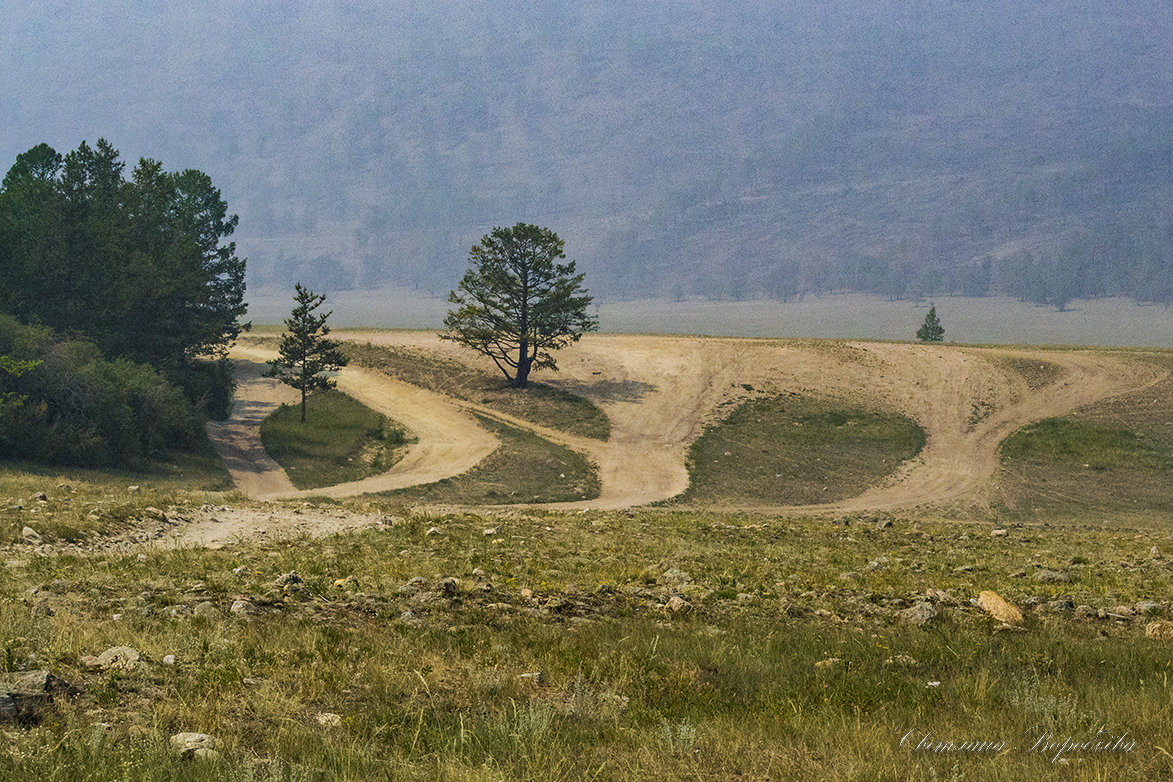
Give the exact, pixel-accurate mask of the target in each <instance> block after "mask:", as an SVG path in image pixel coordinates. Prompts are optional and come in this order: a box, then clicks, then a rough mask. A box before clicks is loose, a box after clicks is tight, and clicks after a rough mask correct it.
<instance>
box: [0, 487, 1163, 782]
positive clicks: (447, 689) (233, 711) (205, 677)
mask: <svg viewBox="0 0 1173 782" xmlns="http://www.w3.org/2000/svg"><path fill="white" fill-rule="evenodd" d="M353 502H354V503H360V502H365V501H358V500H356V501H353ZM355 507H359V505H358V504H356V505H355ZM887 518H889V519H890V520H892V521H893V522H894V525H893V526H892V527H890V528H888V529H882V530H881V529H878V528H877V526H876V524H875V522H876V520H877V517H874V516H873V517H867V516H862V517H861V516H856V517H852V518H851V519H850V522H851V523H850V524H849V526H842V525H832V524H830V523H828V522H827V521H825V520H817V519H785V520H778V519H772V518H769V517H752V516H748V517H747V516H745V515H743V514H730V515H723V514H706V513H695V512H673V513H660V512H653V513H643V514H634V515H629V514H624V513H589V514H584V515H578V514H574V515H570V514H557V513H541V512H539V513H533V514H527V515H522V514H517V513H503V514H460V515H441V516H437V515H407V516H400V517H398V518H397V519H396V520H395V522H394V524H393V525H392V526H389V527H383V528H381V529H378V530H368V531H363V532H357V533H351V534H347V535H342V536H336V537H332V538H326V539H321V540H315V541H309V540H305V541H292V542H286V543H280V544H249V545H240V546H236V547H232V548H229V549H223V550H217V551H210V550H181V551H148V552H147V553H146V558H145V561H140V560H139V559H138V557H137V556H135V555H134V554H133V553H131V554H128V555H101V556H93V557H73V556H56V557H50V558H38V557H29V558H27V559H24V560H22V561H20V562H18V563H16V564H10V566H9V567H7V568H5V569H3V570H0V670H13V669H17V668H40V667H44V668H49V669H50V670H53V671H54V672H56V673H57V674H58V675H60V676H62V677H63V678H65V679H67V680H68V681H71V682H73V683H76V684H79V685H84V686H85V692H84V693H83V694H82V695H80V696H79V697H78V698H77V699H76V700H73V701H61V702H59V704H58V706H57V708H56V710H55V711H54V713H53V714H51V715H50V716H49V718H48V719H46V720H45V721H44V722H43V723H42V724H41V725H39V726H35V727H29V728H23V729H15V728H10V727H6V728H5V730H6V731H7V732H6V733H5V741H4V742H3V744H0V779H34V778H41V779H72V778H77V777H80V776H82V775H88V777H89V778H92V779H132V780H140V779H141V780H179V779H183V780H187V779H229V780H246V779H290V780H335V779H351V780H362V779H372V778H374V779H382V778H389V779H419V780H433V779H439V780H470V779H504V780H533V779H542V780H547V779H550V780H577V779H595V780H644V779H689V778H700V779H749V780H765V779H821V780H822V779H825V780H936V779H950V778H960V777H962V776H963V777H964V778H965V779H967V780H985V779H998V780H1011V781H1013V780H1037V779H1043V778H1052V777H1053V776H1054V775H1055V774H1056V773H1061V774H1062V778H1065V779H1077V780H1082V779H1088V780H1092V779H1120V778H1137V779H1160V778H1165V777H1167V776H1168V775H1169V774H1171V773H1173V763H1171V759H1170V758H1169V757H1168V755H1167V754H1166V753H1164V752H1162V751H1161V750H1160V749H1158V748H1159V747H1165V743H1166V741H1165V739H1166V736H1167V726H1168V725H1169V724H1170V721H1171V720H1173V705H1171V704H1173V698H1171V696H1173V692H1171V691H1170V683H1169V680H1168V673H1169V667H1170V662H1169V654H1168V644H1167V642H1158V641H1153V640H1150V639H1147V638H1145V637H1144V625H1145V623H1146V622H1147V621H1149V618H1137V619H1132V620H1128V621H1111V620H1098V619H1076V618H1073V617H1072V616H1071V615H1070V614H1058V613H1053V612H1051V611H1048V610H1046V602H1045V601H1047V600H1049V599H1052V598H1053V597H1054V596H1056V595H1057V594H1060V593H1062V594H1068V595H1070V596H1071V597H1072V598H1073V599H1074V601H1075V602H1076V603H1078V604H1087V605H1089V606H1091V607H1093V608H1105V609H1107V610H1112V611H1115V610H1116V608H1115V607H1116V606H1117V605H1119V604H1121V603H1125V604H1128V603H1132V602H1134V601H1136V600H1140V599H1142V598H1156V599H1161V600H1164V599H1165V598H1166V597H1167V595H1168V594H1169V592H1170V590H1171V589H1173V565H1171V564H1170V563H1169V562H1168V561H1164V560H1151V559H1149V558H1148V556H1147V552H1148V548H1149V547H1150V546H1151V545H1153V544H1159V545H1160V546H1162V547H1164V548H1166V549H1167V550H1173V535H1171V534H1170V533H1169V532H1168V529H1167V528H1164V529H1159V530H1156V529H1148V530H1137V529H1119V528H1113V529H1093V528H1087V527H1067V526H1063V527H1060V526H1044V525H1023V526H1018V527H1012V529H1011V533H1010V536H1009V537H1008V538H992V537H991V536H990V535H989V534H988V527H986V526H984V525H975V524H973V523H970V522H967V523H956V522H949V521H942V520H937V519H932V518H927V517H922V518H918V519H906V518H900V517H887ZM432 526H436V527H438V528H439V530H440V534H438V535H430V536H429V535H427V534H425V531H426V530H427V529H428V528H429V527H432ZM488 526H494V527H498V533H497V534H495V535H494V536H486V535H484V534H483V529H484V528H485V527H488ZM1124 533H1127V534H1124ZM869 560H874V561H879V560H883V563H882V566H881V567H879V568H876V569H868V568H866V567H865V565H866V563H867V562H868V561H869ZM1073 561H1075V562H1078V563H1079V564H1071V563H1072V562H1073ZM957 565H971V566H972V569H970V570H968V571H963V572H958V571H957V569H956V567H957ZM1040 566H1046V567H1048V568H1060V569H1064V570H1066V571H1067V572H1069V573H1070V574H1071V575H1072V580H1071V581H1070V582H1068V583H1064V584H1060V585H1041V584H1037V583H1035V582H1034V581H1033V580H1031V579H1029V578H1020V577H1017V574H1016V571H1019V570H1031V569H1034V568H1036V567H1040ZM478 569H479V570H478ZM291 570H296V571H297V572H298V573H299V574H300V575H301V576H302V578H304V580H305V583H304V590H303V591H301V592H297V593H294V594H290V595H284V594H283V593H282V591H281V589H280V588H278V587H276V586H275V585H274V581H275V579H276V578H277V577H278V576H279V575H280V574H282V573H287V572H289V571H291ZM846 570H851V571H855V572H857V573H858V575H856V576H855V577H853V578H850V579H846V580H845V579H843V578H841V577H840V573H841V572H843V571H846ZM474 571H477V572H476V573H474ZM346 576H353V577H354V578H355V579H356V580H357V583H358V587H357V589H354V590H352V591H346V590H342V589H338V588H336V587H334V586H333V583H334V581H335V579H338V578H343V577H346ZM415 576H421V577H423V578H424V579H425V580H426V583H425V584H424V585H423V586H422V587H421V588H420V589H419V591H418V592H413V591H411V590H406V591H405V590H403V589H402V586H403V585H404V584H405V583H406V582H407V581H408V580H409V579H411V578H413V577H415ZM444 577H452V578H453V579H454V580H453V581H452V582H451V588H450V589H447V590H446V589H444V588H442V585H441V580H442V579H443V578H444ZM486 584H487V585H488V586H489V588H488V589H485V587H484V585H486ZM32 586H38V587H40V588H41V592H40V593H39V594H38V595H37V596H36V598H35V600H38V601H47V603H48V604H49V605H50V606H51V607H52V608H53V612H54V613H53V614H52V615H51V616H48V615H45V614H44V613H43V612H32V611H30V606H29V604H28V603H29V602H32V601H33V600H34V599H33V598H29V597H27V596H26V591H27V590H28V589H29V588H30V587H32ZM930 587H932V588H935V589H943V590H948V591H949V592H950V593H951V594H952V598H951V599H950V600H949V601H948V602H945V603H942V604H941V606H940V607H941V610H942V612H943V614H944V616H943V619H942V620H941V621H940V622H939V623H937V624H934V625H932V626H930V627H929V628H927V629H919V628H914V627H910V626H908V625H906V624H903V623H902V622H900V621H899V620H898V619H897V617H896V615H895V614H896V611H897V610H899V609H900V608H901V607H903V606H905V605H908V604H910V603H911V602H913V601H914V600H916V599H918V597H919V596H921V595H923V594H924V592H925V590H926V589H928V588H930ZM523 589H525V590H530V591H531V592H532V594H527V593H523V592H522V590H523ZM981 589H995V590H997V591H998V592H999V593H1001V594H1002V595H1003V596H1005V597H1006V598H1007V599H1009V600H1011V601H1013V602H1015V603H1017V604H1018V605H1020V606H1022V607H1023V608H1024V609H1025V611H1026V614H1027V624H1026V627H1027V630H1026V632H1024V633H999V632H995V628H994V625H993V623H991V622H990V620H988V619H987V618H986V617H984V616H982V615H981V613H980V611H978V610H977V609H976V608H974V607H973V606H971V605H970V603H969V598H971V597H975V596H976V594H977V591H978V590H981ZM673 595H678V596H681V597H683V598H684V599H686V600H687V601H688V602H689V603H690V604H691V610H690V611H687V612H682V613H678V614H674V613H671V612H669V611H666V610H665V609H664V608H663V607H662V605H663V604H664V603H665V602H666V601H667V600H668V599H669V598H670V597H671V596H673ZM238 596H243V597H246V598H248V599H251V600H253V601H254V602H255V603H257V604H258V605H261V606H262V607H263V608H264V610H265V612H266V613H265V614H264V615H262V616H259V617H257V618H255V619H251V620H247V619H242V618H238V617H234V616H231V615H230V614H227V613H226V609H227V607H228V606H229V605H230V604H231V602H232V601H233V600H234V599H236V598H237V597H238ZM205 600H207V601H210V602H212V603H213V604H214V605H215V606H216V607H217V608H218V609H220V610H221V611H224V612H225V613H224V615H223V616H221V617H220V618H218V619H212V620H207V619H199V618H195V619H193V618H173V617H172V616H171V612H170V610H169V608H170V607H171V606H173V605H177V604H179V605H189V606H190V605H194V604H196V603H198V602H202V601H205ZM26 601H27V602H26ZM1034 605H1037V606H1040V607H1039V608H1037V609H1032V607H1031V606H1034ZM1160 610H1161V612H1165V611H1167V610H1168V607H1167V605H1165V606H1164V607H1162V608H1161V609H1160ZM404 611H410V612H412V614H413V618H412V619H411V620H410V621H407V620H404V619H402V618H401V615H402V614H403V612H404ZM115 613H117V614H120V615H121V619H118V620H115V619H114V618H113V615H114V614H115ZM114 644H127V645H130V646H133V647H135V648H137V649H139V650H140V651H141V652H142V653H143V657H144V662H143V663H142V665H140V666H139V667H138V668H137V669H135V670H132V671H128V672H123V673H118V674H113V673H100V672H96V671H92V670H89V669H86V668H85V667H84V666H83V665H82V664H81V663H80V658H81V656H83V655H87V654H96V653H99V652H100V651H102V650H103V649H105V648H107V647H108V646H111V645H114ZM168 654H174V655H176V657H177V660H176V664H175V665H173V666H172V665H165V664H163V663H162V658H163V657H164V656H165V655H168ZM828 658H838V659H839V660H840V661H841V662H840V663H839V664H838V665H837V666H833V667H830V668H820V667H817V666H816V663H818V662H820V661H823V660H826V659H828ZM889 661H892V662H889ZM533 674H540V676H534V675H533ZM929 682H939V685H938V686H935V687H930V686H928V684H929ZM321 712H332V713H336V714H339V715H340V716H341V718H342V721H341V724H340V725H338V726H337V727H327V726H323V725H321V724H319V722H318V720H317V715H318V714H319V713H321ZM99 722H100V723H106V724H108V725H109V728H108V729H105V728H100V727H95V723H99ZM1039 727H1041V728H1043V729H1044V730H1046V731H1050V732H1053V733H1054V734H1055V735H1056V736H1060V737H1063V736H1068V735H1072V736H1076V737H1088V736H1090V735H1091V734H1094V732H1095V731H1096V730H1097V729H1099V728H1100V727H1105V728H1107V729H1108V730H1110V731H1113V732H1114V733H1116V734H1118V733H1120V732H1122V731H1129V732H1130V733H1131V734H1132V736H1133V737H1135V739H1136V740H1137V741H1138V748H1137V749H1136V750H1135V751H1134V752H1132V753H1129V754H1122V753H1102V754H1099V755H1087V754H1085V755H1084V756H1083V758H1082V759H1080V758H1079V757H1078V754H1077V753H1072V754H1071V755H1069V756H1068V757H1069V758H1070V761H1069V763H1067V764H1057V763H1054V762H1052V757H1051V755H1043V754H1040V753H1032V752H1029V751H1028V750H1027V747H1028V746H1029V744H1030V743H1031V741H1033V739H1031V738H1024V737H1026V736H1027V731H1028V730H1031V729H1032V728H1033V729H1037V728H1039ZM180 731H203V732H208V733H211V734H213V735H215V736H216V737H217V738H218V739H219V740H220V742H221V752H222V760H221V761H220V762H219V763H199V762H184V761H180V760H179V759H178V758H176V757H175V756H174V755H173V754H172V753H171V752H170V751H169V749H168V748H167V741H168V737H169V736H170V735H172V734H173V733H177V732H180ZM908 731H916V734H915V736H916V737H918V738H919V736H921V735H923V734H924V733H925V732H928V731H934V733H935V735H936V736H938V737H940V738H943V739H954V740H962V739H969V738H977V739H987V740H1006V741H1008V742H1010V743H1011V744H1012V745H1014V746H1015V747H1016V749H1015V750H1012V751H1010V752H1007V753H1006V754H1003V755H964V754H950V755H938V754H933V753H928V752H923V751H921V752H917V751H915V750H909V749H907V748H906V747H905V748H902V747H901V746H900V738H901V736H902V735H904V734H906V733H907V732H908Z"/></svg>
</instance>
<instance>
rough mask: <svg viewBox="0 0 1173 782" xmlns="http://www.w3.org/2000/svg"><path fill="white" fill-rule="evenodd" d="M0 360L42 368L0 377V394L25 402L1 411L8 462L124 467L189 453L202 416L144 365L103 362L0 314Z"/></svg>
mask: <svg viewBox="0 0 1173 782" xmlns="http://www.w3.org/2000/svg"><path fill="white" fill-rule="evenodd" d="M0 354H6V355H10V356H11V357H12V358H13V359H15V360H23V361H39V362H40V364H39V365H37V366H36V367H34V368H33V369H30V370H29V371H27V372H25V373H23V374H22V375H20V376H19V377H16V376H13V375H8V374H5V375H3V376H0V385H2V386H3V387H2V388H0V391H4V392H11V393H15V394H19V395H21V396H24V397H26V400H25V403H24V404H23V405H21V406H19V407H14V408H11V409H6V410H4V411H3V419H4V420H2V421H0V446H2V447H3V453H4V454H5V455H6V456H13V457H18V458H25V459H30V460H33V461H39V462H48V463H55V464H75V465H81V466H115V465H118V466H129V465H134V464H137V463H141V462H143V461H146V460H149V459H157V458H161V457H163V456H165V455H166V454H167V452H168V451H169V450H171V449H173V448H174V449H187V448H191V447H192V446H194V445H196V444H197V443H199V442H200V440H201V438H202V432H201V423H202V422H201V418H200V416H199V414H198V413H197V412H196V410H195V409H194V408H193V407H192V405H191V404H190V403H189V402H188V400H187V399H186V398H185V397H184V395H183V392H181V391H180V390H179V389H178V388H177V387H175V386H174V385H172V384H171V383H170V382H168V381H167V379H166V378H164V377H163V376H162V375H160V374H159V373H158V372H156V371H155V370H154V369H151V368H150V367H148V366H145V365H142V364H136V363H134V362H132V361H128V360H126V359H117V360H114V361H107V360H106V359H105V358H103V357H102V354H101V352H100V351H99V350H98V348H97V347H96V346H95V345H94V344H93V343H90V342H87V341H84V340H79V339H66V340H60V339H58V338H57V337H56V336H55V335H54V334H53V332H52V331H50V330H49V329H46V328H40V327H32V326H22V325H20V324H19V323H17V322H16V321H15V320H13V319H12V318H9V317H7V316H0Z"/></svg>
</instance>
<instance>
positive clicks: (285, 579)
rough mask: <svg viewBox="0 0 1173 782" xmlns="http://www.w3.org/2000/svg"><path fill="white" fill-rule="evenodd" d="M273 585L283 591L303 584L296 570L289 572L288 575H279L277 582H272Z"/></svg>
mask: <svg viewBox="0 0 1173 782" xmlns="http://www.w3.org/2000/svg"><path fill="white" fill-rule="evenodd" d="M273 583H274V584H275V585H277V586H279V587H281V588H282V589H284V588H285V587H287V586H296V585H300V584H303V583H305V582H304V581H302V578H301V576H300V575H299V574H298V572H297V571H296V570H291V571H289V572H288V573H285V574H283V575H280V576H278V577H277V580H276V581H274V582H273Z"/></svg>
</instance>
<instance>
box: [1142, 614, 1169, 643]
mask: <svg viewBox="0 0 1173 782" xmlns="http://www.w3.org/2000/svg"><path fill="white" fill-rule="evenodd" d="M1144 634H1145V636H1146V637H1148V638H1155V639H1156V640H1158V641H1173V622H1166V621H1164V620H1161V619H1159V620H1157V621H1156V622H1149V623H1148V624H1147V625H1145V629H1144Z"/></svg>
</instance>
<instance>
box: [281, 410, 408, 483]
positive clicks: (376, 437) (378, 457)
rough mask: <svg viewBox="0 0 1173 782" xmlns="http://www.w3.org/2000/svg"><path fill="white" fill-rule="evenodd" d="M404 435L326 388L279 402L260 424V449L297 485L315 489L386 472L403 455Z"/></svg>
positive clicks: (376, 415)
mask: <svg viewBox="0 0 1173 782" xmlns="http://www.w3.org/2000/svg"><path fill="white" fill-rule="evenodd" d="M408 442H410V439H409V437H408V435H407V433H406V432H405V431H404V430H403V429H402V428H400V427H399V426H397V425H396V424H395V423H394V422H393V421H389V420H388V419H387V418H386V416H383V415H381V414H379V413H377V412H375V411H374V410H371V409H370V408H369V407H367V406H366V405H364V404H362V403H361V402H359V401H357V400H355V399H353V398H351V397H349V396H347V395H346V394H344V393H342V392H341V391H337V390H331V391H325V392H322V393H319V394H314V395H313V396H311V397H309V398H308V399H307V400H306V421H305V423H304V424H303V423H302V421H301V407H300V406H299V405H281V407H279V408H278V409H277V410H275V411H274V412H273V413H272V414H271V415H270V416H269V417H268V418H266V419H265V420H264V421H263V422H261V443H262V444H263V445H264V446H265V451H266V452H267V453H268V454H269V455H270V456H272V457H273V459H274V460H276V462H277V463H278V464H280V465H281V466H282V467H284V468H285V472H286V473H287V474H288V475H289V480H291V481H293V485H294V486H296V487H297V488H299V489H317V488H321V487H322V486H333V485H334V484H337V483H346V482H348V481H357V480H360V479H362V478H366V477H367V476H369V475H378V474H379V473H381V472H386V471H387V470H389V469H390V468H391V466H392V465H393V464H395V462H397V461H399V460H400V459H401V458H403V454H404V451H405V448H404V446H405V445H407V443H408Z"/></svg>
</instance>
